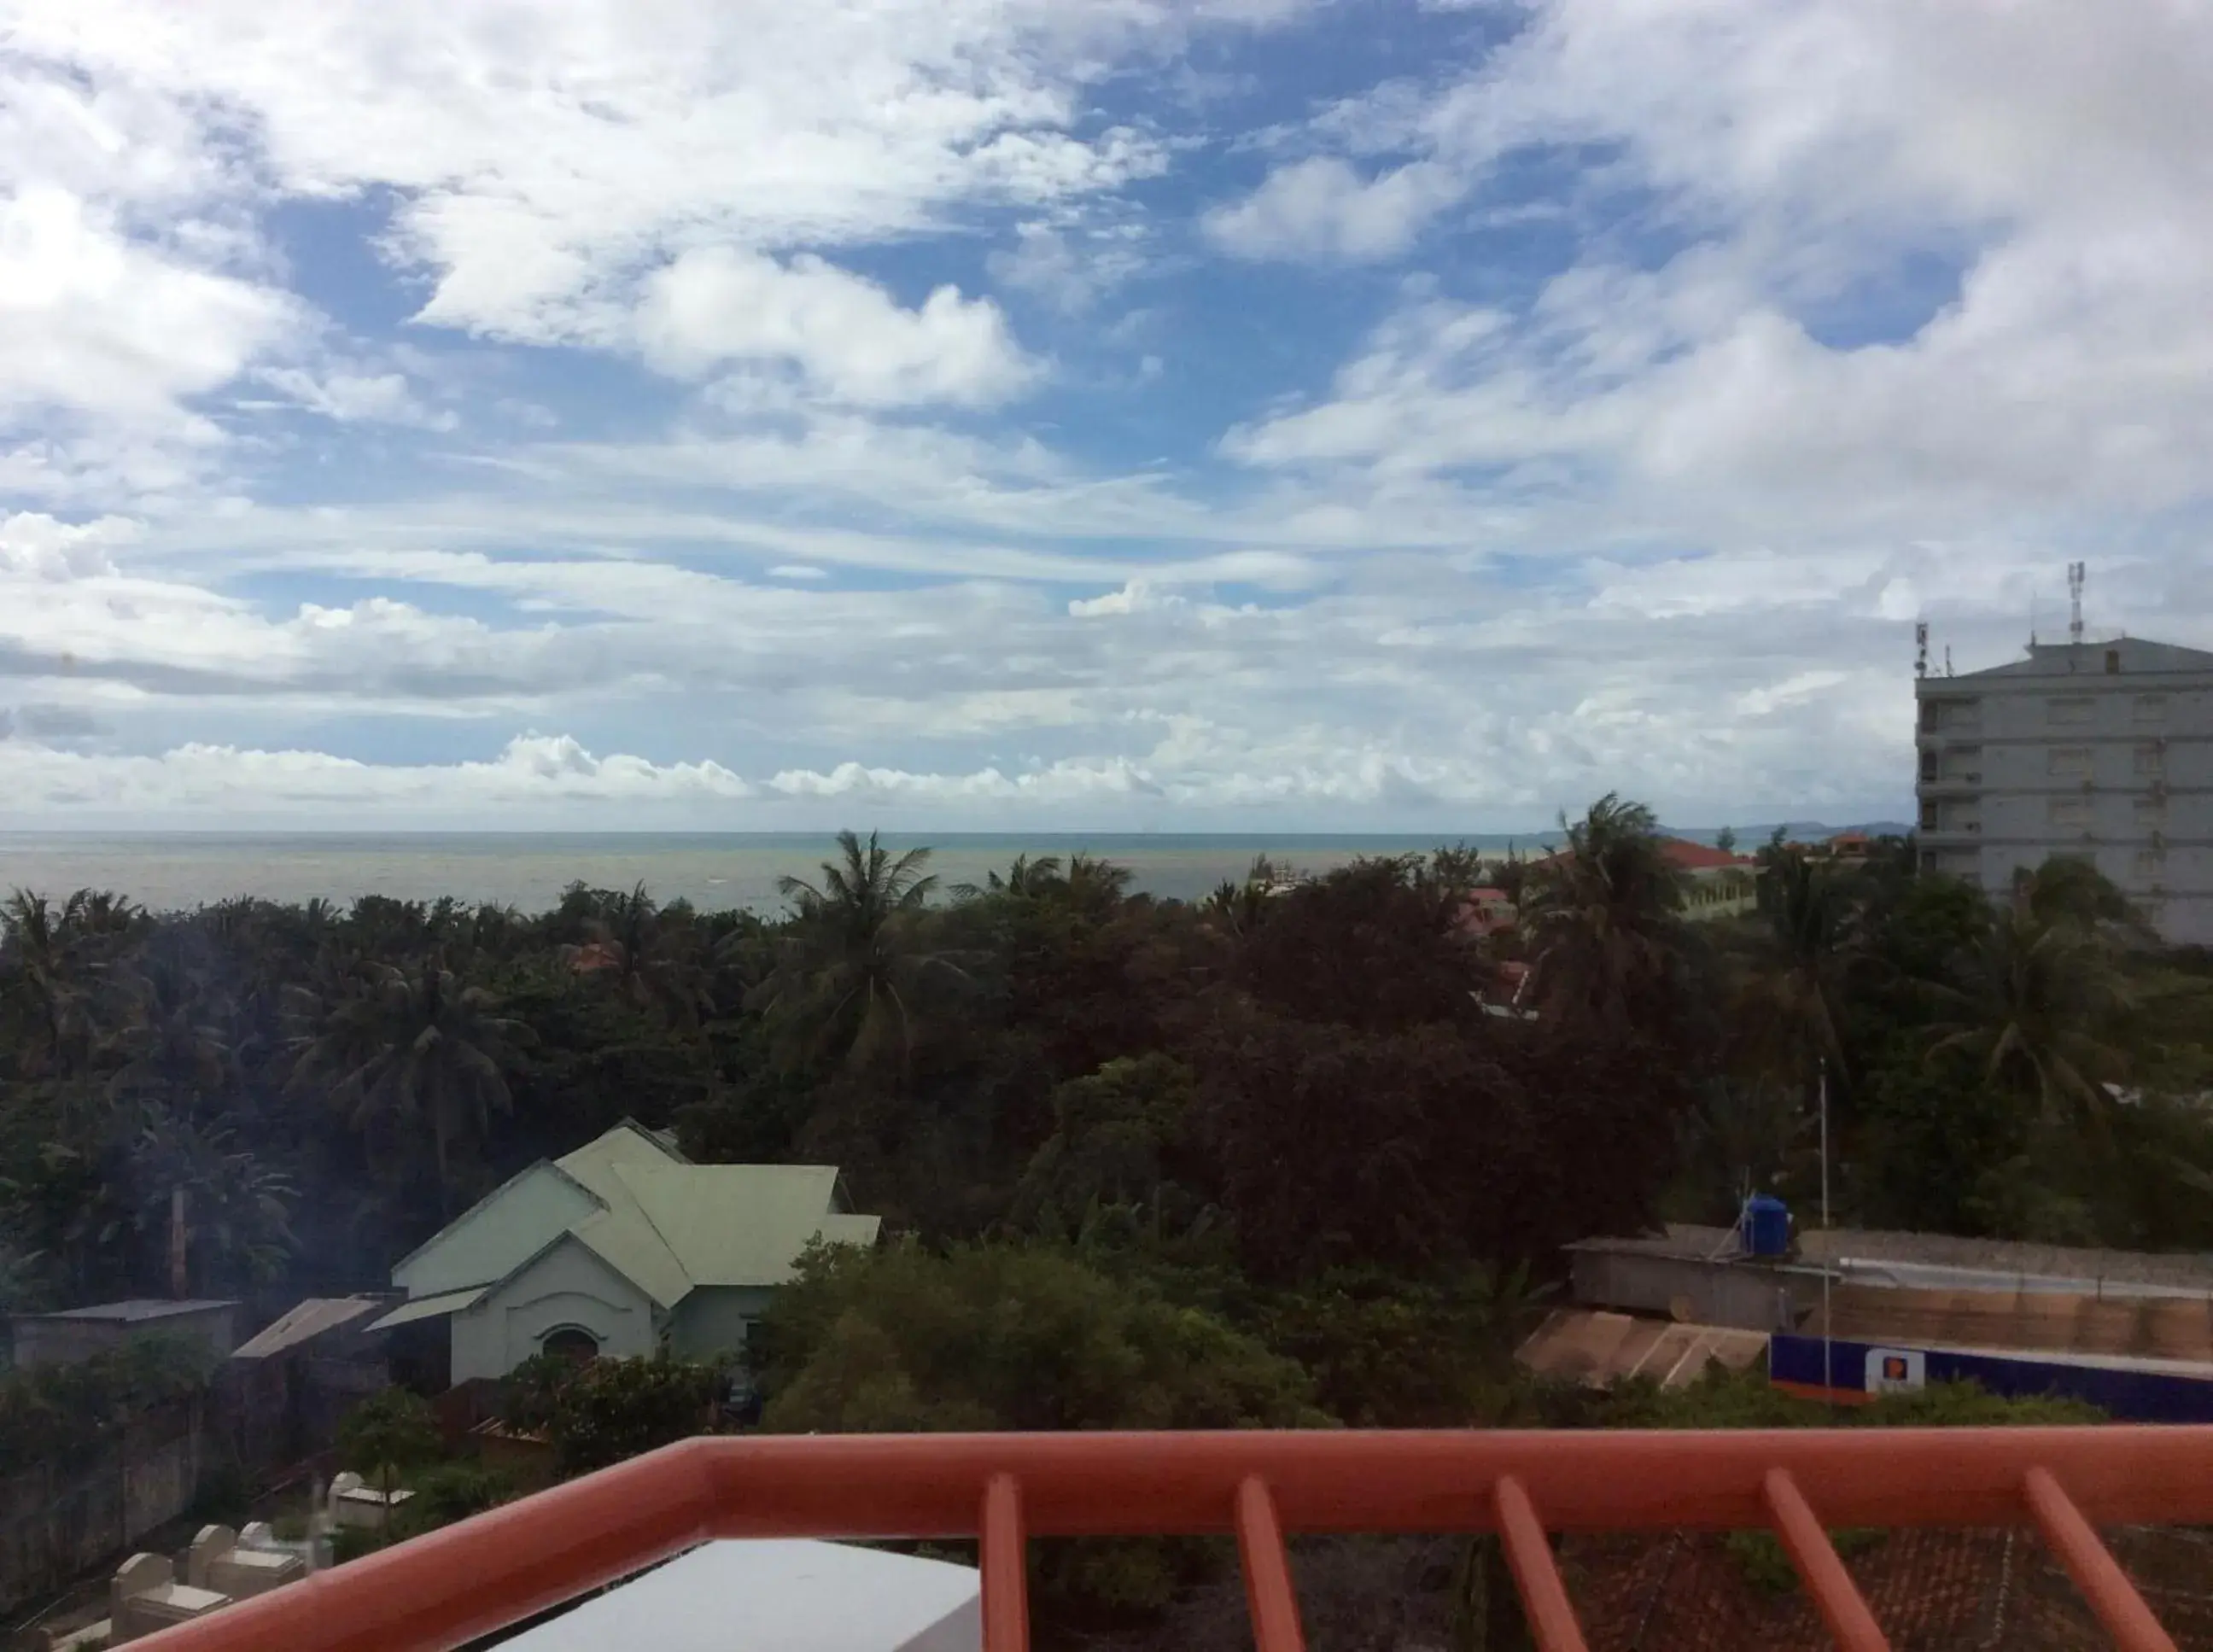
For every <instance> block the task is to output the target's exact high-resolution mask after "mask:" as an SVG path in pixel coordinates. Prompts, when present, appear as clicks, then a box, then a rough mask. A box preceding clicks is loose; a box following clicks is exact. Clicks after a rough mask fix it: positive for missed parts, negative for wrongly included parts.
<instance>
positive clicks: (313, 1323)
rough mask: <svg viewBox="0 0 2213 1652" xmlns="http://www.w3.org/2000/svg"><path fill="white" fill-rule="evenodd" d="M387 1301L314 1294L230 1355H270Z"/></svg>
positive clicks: (253, 1356) (309, 1338)
mask: <svg viewBox="0 0 2213 1652" xmlns="http://www.w3.org/2000/svg"><path fill="white" fill-rule="evenodd" d="M385 1302H386V1299H385V1298H383V1297H381V1296H310V1297H308V1299H307V1300H306V1301H303V1302H302V1303H300V1304H299V1305H298V1306H297V1307H295V1308H289V1309H287V1310H286V1311H285V1312H284V1313H283V1314H280V1315H278V1316H277V1318H276V1319H275V1320H271V1322H270V1323H269V1324H268V1325H266V1326H263V1327H262V1328H261V1329H260V1330H259V1331H258V1332H255V1333H254V1334H253V1336H251V1337H249V1338H247V1340H246V1341H244V1342H242V1343H241V1344H239V1345H238V1346H237V1347H235V1348H234V1349H232V1350H230V1356H231V1358H233V1359H266V1358H267V1357H268V1356H270V1355H271V1354H281V1353H283V1351H284V1350H286V1349H288V1348H297V1347H298V1346H299V1345H300V1344H302V1343H304V1342H312V1341H314V1339H315V1338H317V1337H320V1336H321V1335H322V1334H323V1332H326V1331H335V1330H337V1329H338V1326H342V1325H351V1324H352V1323H353V1322H354V1321H355V1320H358V1319H360V1318H361V1316H362V1315H363V1314H369V1313H373V1312H374V1311H375V1310H376V1309H377V1308H382V1307H384V1306H385Z"/></svg>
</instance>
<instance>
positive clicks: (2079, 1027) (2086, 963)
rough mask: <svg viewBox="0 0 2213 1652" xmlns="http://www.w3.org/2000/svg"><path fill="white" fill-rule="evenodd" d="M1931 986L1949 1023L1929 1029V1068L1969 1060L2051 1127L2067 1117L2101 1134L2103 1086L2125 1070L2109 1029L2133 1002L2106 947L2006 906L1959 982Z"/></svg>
mask: <svg viewBox="0 0 2213 1652" xmlns="http://www.w3.org/2000/svg"><path fill="white" fill-rule="evenodd" d="M1928 986H1929V990H1930V994H1931V996H1932V997H1935V998H1936V1001H1937V1003H1939V1004H1940V1005H1941V1006H1942V1011H1941V1012H1940V1013H1941V1014H1942V1015H1943V1017H1944V1018H1943V1019H1942V1020H1940V1021H1937V1022H1936V1023H1935V1024H1934V1025H1933V1026H1932V1027H1931V1028H1930V1034H1931V1036H1930V1046H1929V1056H1930V1059H1931V1060H1932V1061H1933V1060H1936V1059H1939V1058H1942V1056H1944V1055H1946V1054H1948V1053H1950V1052H1964V1053H1966V1054H1967V1055H1969V1056H1971V1057H1972V1058H1974V1059H1975V1060H1977V1061H1978V1062H1979V1063H1980V1064H1981V1065H1982V1067H1983V1070H1984V1073H1985V1075H1986V1076H1987V1077H1988V1078H1989V1079H1990V1080H1991V1081H1992V1082H1998V1083H2003V1084H2005V1085H2007V1086H2009V1087H2010V1088H2014V1089H2015V1091H2016V1092H2017V1093H2020V1094H2025V1095H2027V1096H2030V1097H2032V1098H2033V1099H2034V1100H2035V1101H2036V1103H2037V1105H2038V1106H2039V1108H2040V1109H2041V1111H2042V1113H2043V1114H2044V1117H2045V1120H2046V1122H2047V1123H2058V1122H2061V1121H2063V1120H2065V1119H2073V1120H2074V1121H2075V1122H2077V1123H2082V1124H2085V1125H2089V1126H2090V1127H2092V1128H2093V1129H2094V1130H2099V1131H2102V1129H2103V1128H2104V1125H2105V1123H2106V1113H2107V1112H2108V1110H2109V1106H2110V1100H2109V1096H2108V1094H2107V1092H2106V1088H2105V1087H2106V1085H2107V1084H2109V1083H2112V1082H2118V1081H2119V1079H2121V1078H2122V1077H2123V1076H2125V1073H2126V1071H2127V1070H2128V1059H2127V1057H2126V1054H2125V1052H2124V1051H2123V1050H2122V1049H2120V1048H2119V1046H2118V1045H2116V1044H2115V1043H2113V1042H2112V1029H2113V1027H2114V1025H2115V1023H2116V1021H2118V1020H2119V1018H2120V1017H2122V1016H2124V1015H2125V1014H2126V1013H2127V1011H2128V1010H2129V1009H2130V1007H2131V993H2130V991H2129V988H2128V984H2127V982H2126V980H2125V978H2124V977H2123V976H2122V974H2121V972H2120V971H2119V968H2118V967H2117V966H2116V963H2115V960H2114V958H2113V955H2112V951H2111V948H2109V947H2108V946H2107V945H2106V943H2105V942H2104V941H2103V940H2102V939H2100V937H2099V936H2096V935H2095V934H2093V933H2090V932H2088V931H2086V930H2082V928H2080V927H2078V926H2077V925H2076V924H2067V923H2061V924H2044V923H2039V921H2038V920H2037V919H2036V918H2035V917H2033V915H2032V914H2030V913H2028V912H2026V911H2021V910H2018V909H2015V908H2012V907H2002V908H2000V909H1998V910H1997V911H1994V912H1992V913H1991V914H1990V922H1989V924H1988V925H1987V926H1986V927H1985V928H1984V931H1983V934H1982V936H1980V938H1979V939H1978V942H1977V943H1976V944H1975V945H1974V946H1973V947H1972V948H1969V949H1968V950H1967V951H1966V954H1964V955H1963V956H1962V957H1961V958H1960V959H1959V960H1958V961H1957V963H1956V965H1955V966H1954V978H1953V979H1950V980H1947V981H1938V982H1931V983H1929V984H1928Z"/></svg>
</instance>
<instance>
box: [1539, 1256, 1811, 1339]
mask: <svg viewBox="0 0 2213 1652" xmlns="http://www.w3.org/2000/svg"><path fill="white" fill-rule="evenodd" d="M1569 1275H1570V1282H1571V1284H1572V1287H1573V1289H1574V1292H1575V1299H1576V1301H1578V1302H1580V1303H1582V1304H1585V1305H1586V1306H1588V1307H1591V1308H1619V1309H1625V1310H1629V1311H1631V1312H1635V1313H1643V1314H1671V1315H1672V1314H1674V1313H1675V1311H1676V1308H1677V1306H1678V1304H1679V1301H1680V1302H1682V1303H1687V1305H1688V1308H1689V1312H1688V1313H1687V1314H1684V1315H1683V1316H1682V1317H1683V1318H1685V1319H1686V1320H1690V1321H1691V1322H1692V1324H1695V1325H1719V1326H1735V1327H1738V1328H1739V1329H1741V1330H1746V1331H1778V1330H1789V1328H1790V1327H1791V1326H1795V1324H1796V1323H1797V1322H1798V1320H1799V1318H1800V1316H1801V1315H1802V1314H1805V1313H1806V1312H1807V1311H1808V1309H1809V1308H1811V1307H1812V1306H1813V1304H1814V1301H1815V1300H1816V1299H1817V1298H1818V1297H1819V1296H1820V1279H1819V1278H1818V1277H1811V1276H1807V1275H1801V1274H1797V1273H1793V1272H1789V1271H1784V1270H1782V1269H1778V1268H1773V1267H1765V1266H1761V1265H1758V1264H1749V1263H1743V1262H1734V1263H1728V1262H1706V1261H1701V1260H1698V1259H1695V1258H1691V1257H1665V1256H1640V1255H1625V1254H1620V1253H1611V1252H1604V1251H1576V1252H1575V1253H1572V1255H1571V1257H1570V1261H1569Z"/></svg>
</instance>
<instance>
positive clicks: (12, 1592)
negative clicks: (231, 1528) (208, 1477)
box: [0, 1404, 208, 1612]
mask: <svg viewBox="0 0 2213 1652" xmlns="http://www.w3.org/2000/svg"><path fill="white" fill-rule="evenodd" d="M207 1456H208V1454H207V1452H206V1451H205V1449H204V1440H203V1435H202V1431H201V1428H200V1411H199V1409H198V1406H197V1405H192V1404H183V1405H175V1406H172V1407H168V1408H166V1409H164V1410H162V1411H155V1412H152V1413H149V1415H148V1416H146V1417H142V1418H140V1419H139V1420H138V1421H137V1422H136V1423H132V1424H131V1427H130V1428H129V1429H126V1430H125V1433H124V1436H123V1437H122V1438H121V1439H120V1440H119V1441H116V1442H113V1443H112V1444H110V1445H108V1446H107V1447H105V1448H102V1449H101V1450H99V1451H97V1452H94V1453H91V1454H88V1455H86V1456H85V1457H83V1458H82V1459H80V1460H76V1461H75V1462H69V1463H45V1464H41V1465H40V1466H39V1467H37V1468H34V1469H31V1470H28V1471H27V1472H24V1473H21V1474H17V1475H14V1476H11V1477H10V1478H7V1479H5V1480H0V1611H8V1612H12V1611H14V1610H15V1608H16V1607H17V1606H21V1605H22V1604H23V1603H24V1602H26V1601H28V1600H33V1599H35V1598H37V1597H39V1596H40V1595H44V1594H51V1593H52V1592H53V1591H55V1590H57V1589H58V1588H63V1587H64V1586H65V1585H67V1584H69V1583H70V1582H72V1581H74V1580H75V1579H76V1578H77V1577H79V1576H82V1575H83V1574H84V1573H85V1572H87V1571H90V1570H94V1569H95V1568H98V1567H100V1566H102V1565H105V1564H108V1563H110V1562H113V1561H116V1560H119V1559H120V1558H122V1557H123V1556H124V1555H125V1554H126V1553H128V1552H129V1551H131V1549H132V1548H133V1547H134V1546H135V1545H137V1542H138V1539H141V1538H143V1537H144V1536H145V1535H146V1534H147V1533H149V1532H151V1531H153V1530H155V1528H156V1527H162V1526H166V1525H167V1524H168V1523H169V1522H170V1521H173V1520H175V1519H176V1518H178V1517H179V1516H180V1515H182V1514H183V1513H184V1512H185V1510H186V1509H189V1508H190V1507H191V1506H192V1500H193V1498H194V1497H197V1496H198V1491H199V1481H200V1475H201V1473H202V1472H203V1469H204V1466H206V1460H207Z"/></svg>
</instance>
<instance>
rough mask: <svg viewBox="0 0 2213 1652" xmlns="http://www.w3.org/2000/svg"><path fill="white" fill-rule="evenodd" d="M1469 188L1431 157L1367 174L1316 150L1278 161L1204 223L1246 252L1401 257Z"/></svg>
mask: <svg viewBox="0 0 2213 1652" xmlns="http://www.w3.org/2000/svg"><path fill="white" fill-rule="evenodd" d="M1464 188H1465V185H1464V183H1463V182H1462V181H1460V180H1458V179H1456V178H1455V177H1454V174H1453V173H1452V172H1451V171H1450V170H1449V169H1448V168H1445V167H1442V166H1439V165H1437V164H1436V163H1434V162H1426V161H1418V162H1410V163H1409V164H1407V165H1405V166H1403V167H1399V168H1395V169H1393V170H1392V171H1389V172H1386V173H1383V174H1380V175H1379V176H1377V177H1375V178H1363V177H1362V176H1361V175H1360V174H1358V173H1357V172H1356V171H1354V170H1353V168H1351V166H1350V164H1348V163H1347V162H1344V161H1342V160H1339V159H1338V158H1337V157H1336V156H1334V155H1318V156H1315V157H1313V158H1311V159H1308V160H1305V161H1299V162H1293V163H1292V164H1290V165H1289V166H1285V167H1279V168H1277V169H1276V170H1275V171H1274V172H1272V173H1271V174H1269V175H1268V178H1267V180H1266V181H1265V183H1263V184H1262V185H1261V186H1259V188H1258V189H1256V190H1255V191H1253V193H1252V194H1250V195H1248V196H1247V197H1246V198H1244V199H1243V200H1241V201H1239V202H1236V203H1235V204H1230V205H1226V206H1220V207H1216V208H1214V209H1213V210H1210V211H1209V212H1208V213H1207V214H1206V216H1205V219H1204V223H1205V227H1206V232H1207V235H1209V236H1210V238H1211V239H1212V240H1213V241H1214V242H1215V244H1216V246H1218V247H1222V248H1224V249H1225V250H1227V251H1228V252H1231V253H1236V254H1237V255H1238V256H1239V257H1241V258H1251V259H1268V258H1309V257H1322V258H1339V259H1387V258H1396V257H1398V256H1399V254H1400V253H1404V252H1405V251H1406V250H1407V249H1408V248H1409V247H1411V246H1412V245H1413V244H1414V239H1415V237H1416V236H1417V235H1420V234H1421V232H1422V229H1423V228H1424V225H1426V224H1427V223H1429V222H1430V219H1431V218H1433V217H1435V216H1436V214H1437V213H1438V212H1440V211H1442V210H1443V209H1444V208H1446V207H1447V206H1449V205H1450V204H1452V203H1453V201H1454V200H1455V199H1456V198H1458V197H1459V196H1460V193H1461V192H1462V190H1463V189H1464Z"/></svg>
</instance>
